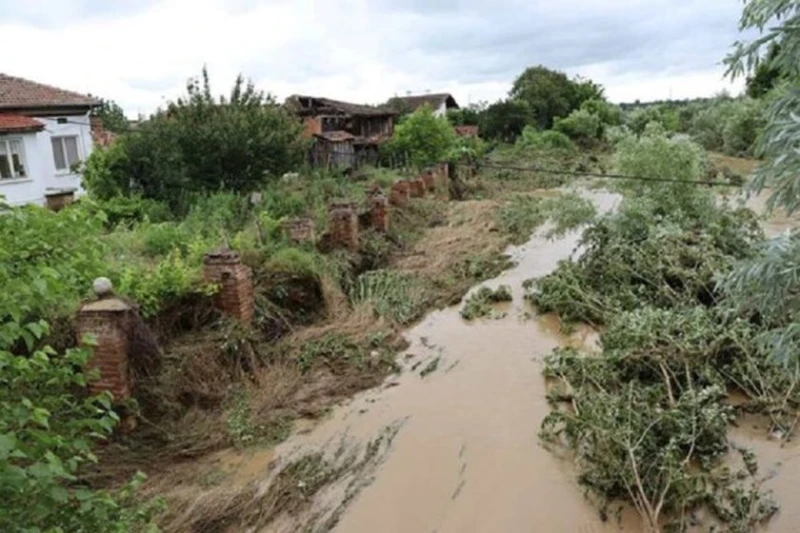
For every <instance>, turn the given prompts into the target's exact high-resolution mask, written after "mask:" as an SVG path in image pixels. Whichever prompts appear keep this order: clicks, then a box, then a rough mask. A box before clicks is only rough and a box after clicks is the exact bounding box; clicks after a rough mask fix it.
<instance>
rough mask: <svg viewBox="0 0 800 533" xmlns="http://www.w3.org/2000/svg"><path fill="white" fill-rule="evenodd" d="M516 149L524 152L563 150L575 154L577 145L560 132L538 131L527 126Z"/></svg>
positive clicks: (518, 140)
mask: <svg viewBox="0 0 800 533" xmlns="http://www.w3.org/2000/svg"><path fill="white" fill-rule="evenodd" d="M516 147H517V148H520V149H522V150H526V149H534V150H563V151H564V152H575V151H576V147H575V144H574V143H573V142H572V140H570V138H569V137H567V136H566V135H564V134H563V133H561V132H560V131H554V130H547V131H541V132H540V131H538V130H537V129H536V128H534V127H533V126H525V129H524V130H522V135H521V136H520V137H519V139H517V142H516Z"/></svg>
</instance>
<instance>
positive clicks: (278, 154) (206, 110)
mask: <svg viewBox="0 0 800 533" xmlns="http://www.w3.org/2000/svg"><path fill="white" fill-rule="evenodd" d="M300 132H301V126H300V122H299V120H297V118H295V117H293V116H291V115H290V114H289V113H288V112H287V111H285V110H284V109H283V108H282V107H280V106H279V105H278V104H277V103H276V102H275V100H274V98H273V97H272V96H270V95H267V94H264V93H262V92H260V91H258V90H256V89H255V87H254V86H253V85H252V83H248V82H245V80H244V78H243V77H241V76H239V77H238V78H237V80H236V83H235V84H234V87H233V88H232V89H231V92H230V95H229V96H228V97H227V98H224V97H222V98H220V99H219V100H217V99H215V98H214V97H213V96H212V94H211V89H210V84H209V78H208V73H207V72H206V71H205V69H204V70H203V73H202V75H201V77H200V78H196V79H192V80H190V81H189V83H188V84H187V94H186V95H185V96H183V97H181V98H179V99H177V100H176V101H174V102H171V103H170V104H169V105H168V106H167V108H166V109H163V110H159V111H158V112H157V113H156V114H155V115H153V116H152V117H150V118H149V119H148V120H146V121H144V122H142V123H141V124H139V126H138V127H137V128H136V130H135V131H133V132H131V133H129V134H128V135H124V136H122V137H121V138H120V139H118V140H117V141H116V142H115V143H114V144H113V145H112V146H111V147H109V148H107V149H100V150H95V151H93V153H92V155H91V156H90V157H89V160H88V161H87V163H86V169H85V172H84V183H85V185H86V187H87V188H88V189H89V191H90V192H91V193H92V194H93V195H94V196H96V197H98V198H101V199H106V200H107V199H111V198H115V197H117V196H122V197H131V196H141V197H143V198H147V199H154V200H158V201H161V202H166V203H167V204H168V205H169V206H170V208H171V210H173V211H176V212H179V213H185V212H186V211H187V210H188V208H189V206H190V205H191V203H192V198H191V197H192V195H193V194H197V193H213V192H218V191H221V190H224V191H237V192H241V193H249V192H250V191H255V190H258V189H260V188H262V187H264V185H266V184H267V183H269V182H271V181H275V180H277V179H278V178H279V177H280V176H281V175H282V174H284V173H285V172H289V171H292V170H295V168H296V167H297V166H298V165H299V164H300V163H301V162H302V160H303V155H304V150H305V143H304V141H303V140H302V139H301V137H300Z"/></svg>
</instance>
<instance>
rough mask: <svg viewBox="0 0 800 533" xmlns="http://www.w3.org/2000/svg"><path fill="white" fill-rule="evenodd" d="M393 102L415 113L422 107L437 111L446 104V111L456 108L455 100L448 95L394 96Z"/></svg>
mask: <svg viewBox="0 0 800 533" xmlns="http://www.w3.org/2000/svg"><path fill="white" fill-rule="evenodd" d="M392 100H393V101H396V102H400V103H401V104H402V105H403V106H405V107H407V108H408V110H409V111H416V110H417V109H419V108H420V107H422V106H424V105H428V106H430V107H432V108H433V109H437V108H438V107H439V106H440V105H442V104H447V109H453V108H458V103H456V99H455V98H453V96H452V95H451V94H449V93H436V94H419V95H416V96H396V97H394V98H392Z"/></svg>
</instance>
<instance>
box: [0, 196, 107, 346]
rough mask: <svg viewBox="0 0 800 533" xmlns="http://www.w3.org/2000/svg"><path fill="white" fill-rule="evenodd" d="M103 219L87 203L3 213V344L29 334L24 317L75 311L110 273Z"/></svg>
mask: <svg viewBox="0 0 800 533" xmlns="http://www.w3.org/2000/svg"><path fill="white" fill-rule="evenodd" d="M1 207H2V206H0V208H1ZM103 222H104V218H103V217H102V216H101V215H92V214H89V213H87V212H85V211H84V210H81V209H66V210H63V211H61V212H59V213H53V212H52V211H48V210H45V209H42V208H40V207H33V206H29V207H13V208H8V209H6V210H5V212H3V213H2V214H0V287H2V290H0V345H2V344H3V340H6V341H7V340H8V339H10V338H16V337H18V336H19V335H20V334H23V335H26V334H25V332H24V330H21V329H20V327H19V324H20V323H24V322H27V321H35V320H38V319H40V318H49V317H55V316H58V317H60V316H64V315H66V314H69V313H71V312H72V311H74V309H75V307H76V305H77V302H78V300H79V299H80V297H81V296H82V295H83V294H84V292H85V291H87V289H88V288H89V287H90V286H91V282H92V280H93V279H94V278H95V277H97V276H101V275H107V274H108V272H107V271H106V266H105V262H104V254H105V247H104V245H103V243H102V242H101V241H100V240H99V239H98V237H99V235H100V233H101V231H102V228H103ZM28 344H32V342H29V343H28Z"/></svg>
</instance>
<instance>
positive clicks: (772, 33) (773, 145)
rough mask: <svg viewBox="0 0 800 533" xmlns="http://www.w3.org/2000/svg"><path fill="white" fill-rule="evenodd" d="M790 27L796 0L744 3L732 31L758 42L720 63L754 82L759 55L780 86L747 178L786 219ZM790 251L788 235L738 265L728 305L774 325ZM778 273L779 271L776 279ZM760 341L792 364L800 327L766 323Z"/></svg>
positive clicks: (793, 91)
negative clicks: (750, 33)
mask: <svg viewBox="0 0 800 533" xmlns="http://www.w3.org/2000/svg"><path fill="white" fill-rule="evenodd" d="M798 23H800V2H798V1H797V0H763V1H760V2H747V3H746V4H745V6H744V11H743V13H742V18H741V22H740V28H741V29H742V30H753V29H757V30H759V32H760V36H759V37H758V38H756V39H755V40H753V41H751V42H747V43H744V42H740V43H736V45H735V48H734V50H733V52H732V54H731V55H730V56H729V57H728V58H727V59H726V60H725V62H726V63H727V65H728V67H729V74H730V75H731V76H732V77H734V78H735V77H738V76H742V75H750V76H755V77H756V78H757V77H758V74H759V72H758V70H759V67H761V65H762V64H763V61H762V55H763V54H764V52H765V51H766V53H767V63H768V64H769V68H770V69H774V70H775V71H777V72H778V73H779V74H777V75H778V76H780V77H781V78H783V79H784V80H785V81H784V85H783V87H780V88H778V89H776V90H774V91H773V93H774V94H773V95H772V96H771V98H769V99H767V100H768V102H767V103H768V107H767V110H766V112H765V118H764V120H765V122H766V126H765V128H764V132H763V137H762V139H761V141H760V143H759V154H760V155H762V156H763V158H764V159H765V162H764V164H762V165H760V166H759V167H758V169H757V170H756V172H755V175H754V177H753V180H752V182H751V191H752V192H756V193H758V192H761V191H762V190H763V189H764V188H765V187H770V188H771V193H770V197H769V200H768V203H767V205H768V207H769V208H770V209H774V208H781V209H783V210H784V211H785V212H786V213H788V214H790V215H791V214H792V213H794V212H796V211H797V210H798V208H800V177H799V176H800V151H798V149H797V139H798V138H800V117H799V116H798V109H800V93H799V92H798V91H797V86H798V82H800V66H798V62H797V57H798V53H800V35H798V33H797V25H798ZM765 49H766V50H765ZM763 77H764V76H763V75H762V80H763ZM769 77H771V76H767V78H769ZM767 81H768V80H767ZM759 90H760V89H759ZM797 250H798V245H797V229H796V228H795V229H793V230H791V234H790V235H789V236H786V237H782V238H781V239H778V240H775V241H774V242H773V243H772V244H771V245H770V246H769V247H767V248H766V249H765V250H764V251H762V255H761V257H760V258H759V260H758V261H756V262H753V263H745V264H743V265H742V266H741V267H740V268H738V269H737V270H736V272H735V273H734V274H733V276H732V278H731V279H730V280H729V282H728V285H729V286H730V287H732V288H733V289H734V290H733V291H732V296H733V297H734V302H735V303H736V304H737V305H738V306H739V307H740V308H745V309H746V308H750V309H753V310H755V311H757V312H758V313H759V314H762V315H765V316H768V317H774V316H775V313H776V311H778V310H780V309H782V308H783V306H784V305H785V304H788V303H790V302H791V301H792V298H791V295H793V294H797V293H798V290H800V277H798V270H797V263H796V258H797ZM781 268H783V269H784V270H783V271H781V270H780V269H781ZM758 294H764V295H766V294H771V295H773V296H779V297H781V299H770V300H763V299H760V298H758V297H753V295H758ZM767 338H768V339H769V341H768V344H769V345H770V347H771V350H770V352H771V354H772V355H773V356H774V357H775V358H777V359H779V360H783V361H786V362H791V363H793V364H796V361H797V354H798V353H800V322H799V321H798V318H797V316H796V315H794V314H790V315H789V316H785V317H783V320H782V321H775V320H772V321H771V322H770V332H769V334H768V335H767Z"/></svg>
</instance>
